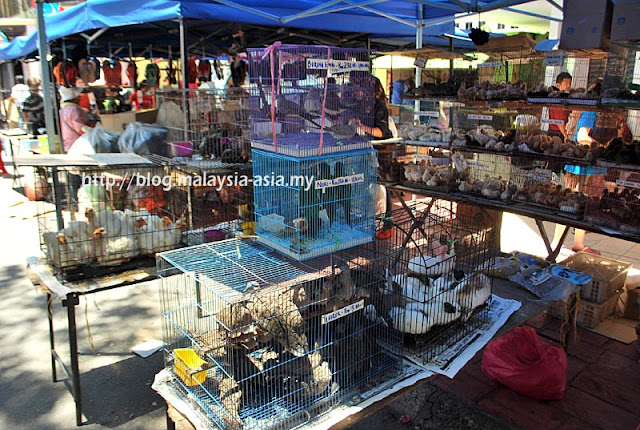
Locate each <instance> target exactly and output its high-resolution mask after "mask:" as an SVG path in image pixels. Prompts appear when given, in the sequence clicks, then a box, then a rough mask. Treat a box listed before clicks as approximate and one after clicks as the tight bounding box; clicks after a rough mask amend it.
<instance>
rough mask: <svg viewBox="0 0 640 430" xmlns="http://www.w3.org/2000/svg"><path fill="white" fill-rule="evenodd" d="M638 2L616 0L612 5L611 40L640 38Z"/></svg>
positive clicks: (639, 9)
mask: <svg viewBox="0 0 640 430" xmlns="http://www.w3.org/2000/svg"><path fill="white" fill-rule="evenodd" d="M638 22H640V2H638V1H637V0H618V1H617V2H616V4H615V6H614V7H613V20H612V22H611V40H640V25H638Z"/></svg>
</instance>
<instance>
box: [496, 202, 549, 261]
mask: <svg viewBox="0 0 640 430" xmlns="http://www.w3.org/2000/svg"><path fill="white" fill-rule="evenodd" d="M552 233H553V232H550V234H552ZM500 250H501V251H502V252H511V251H522V252H526V253H528V254H532V255H537V256H539V257H546V256H547V249H546V248H545V246H544V242H543V240H542V238H541V237H540V233H539V232H538V229H537V228H536V227H535V226H534V227H531V226H529V225H527V223H525V222H524V221H523V220H522V218H520V217H518V216H517V215H514V214H510V213H507V212H505V213H503V215H502V228H501V230H500Z"/></svg>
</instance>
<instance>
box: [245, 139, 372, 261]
mask: <svg viewBox="0 0 640 430" xmlns="http://www.w3.org/2000/svg"><path fill="white" fill-rule="evenodd" d="M253 176H254V183H253V186H254V205H255V217H256V234H257V235H258V236H259V238H260V239H259V240H260V241H261V242H263V243H265V244H268V245H269V246H271V247H273V248H275V249H277V250H278V251H280V252H282V253H284V254H286V255H288V256H290V257H292V258H294V259H298V260H305V259H308V258H312V257H316V256H319V255H323V254H327V253H330V252H335V251H337V250H340V249H346V248H350V247H353V246H357V245H361V244H363V243H366V242H369V241H371V240H372V239H373V234H374V229H375V196H376V183H377V159H376V151H375V150H374V149H367V150H360V151H352V152H349V153H345V154H339V155H338V154H328V155H324V156H321V157H317V156H316V157H307V158H296V157H290V156H286V155H281V154H274V153H271V152H264V151H260V150H255V149H254V150H253Z"/></svg>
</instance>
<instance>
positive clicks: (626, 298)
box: [620, 286, 640, 320]
mask: <svg viewBox="0 0 640 430" xmlns="http://www.w3.org/2000/svg"><path fill="white" fill-rule="evenodd" d="M638 298H640V287H627V286H625V287H624V289H623V290H622V295H621V296H620V310H621V311H622V316H623V317H624V318H631V319H634V320H638V319H640V303H638Z"/></svg>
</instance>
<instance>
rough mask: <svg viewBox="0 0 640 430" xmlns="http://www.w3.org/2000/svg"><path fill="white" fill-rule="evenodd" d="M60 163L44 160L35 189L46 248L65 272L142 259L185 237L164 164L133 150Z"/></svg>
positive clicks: (122, 266) (176, 244) (112, 268)
mask: <svg viewBox="0 0 640 430" xmlns="http://www.w3.org/2000/svg"><path fill="white" fill-rule="evenodd" d="M54 163H55V166H52V165H47V163H46V160H45V162H44V163H37V164H38V165H37V166H36V167H35V181H34V184H35V190H34V192H35V195H36V198H37V199H38V200H39V202H38V216H37V218H38V229H39V234H40V244H41V248H42V250H43V252H44V253H45V255H46V258H47V261H48V263H49V264H51V265H53V266H54V267H55V268H56V269H57V270H58V271H60V272H62V274H64V276H65V277H67V278H71V277H76V276H90V275H92V274H93V275H95V274H99V273H103V272H108V271H117V270H124V269H125V268H127V267H129V266H128V265H126V264H124V263H128V262H130V261H131V262H132V265H133V266H139V265H140V263H141V262H142V260H140V259H137V260H134V259H136V257H145V256H147V257H149V256H153V255H154V254H155V253H157V252H161V251H166V250H169V249H173V248H177V247H180V246H181V245H182V240H181V237H182V232H183V230H184V229H185V228H186V224H185V223H184V219H183V218H181V216H180V215H179V214H177V213H176V212H174V210H173V208H172V206H171V204H170V199H169V191H168V190H169V188H170V183H168V182H167V181H164V180H165V179H168V178H167V177H166V176H165V175H164V171H163V169H162V168H158V167H157V166H155V165H153V164H152V163H150V162H149V161H148V160H145V159H144V158H142V157H139V156H136V155H133V154H95V155H92V156H90V158H87V159H82V160H81V161H79V162H78V161H76V163H77V164H69V165H64V164H63V163H64V162H60V161H54ZM34 164H36V163H34ZM132 260H133V261H132ZM151 261H153V260H151V259H149V262H151Z"/></svg>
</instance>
